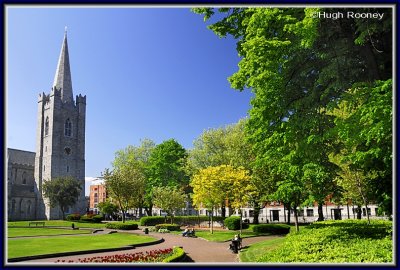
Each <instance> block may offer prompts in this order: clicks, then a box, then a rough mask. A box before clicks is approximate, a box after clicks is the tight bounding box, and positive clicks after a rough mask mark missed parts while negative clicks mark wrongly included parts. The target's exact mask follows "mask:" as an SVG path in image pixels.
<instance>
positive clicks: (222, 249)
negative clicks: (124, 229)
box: [23, 231, 278, 263]
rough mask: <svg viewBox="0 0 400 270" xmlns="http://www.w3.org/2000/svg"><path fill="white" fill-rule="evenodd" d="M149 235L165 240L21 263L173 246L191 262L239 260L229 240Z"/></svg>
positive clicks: (250, 241) (247, 240) (248, 240)
mask: <svg viewBox="0 0 400 270" xmlns="http://www.w3.org/2000/svg"><path fill="white" fill-rule="evenodd" d="M134 233H137V234H144V233H143V232H142V231H135V232H134ZM149 236H155V237H157V238H164V240H165V241H164V242H162V243H160V244H156V245H151V246H144V247H137V248H135V249H132V250H123V251H111V252H104V253H92V254H85V255H74V256H64V257H57V258H48V259H38V260H29V261H24V262H23V263H52V262H56V261H57V260H65V261H66V262H68V261H69V260H73V261H75V262H76V261H77V259H78V258H88V257H97V256H107V255H116V254H126V253H136V252H145V251H150V250H154V249H164V248H171V247H173V246H181V247H183V249H184V250H185V252H186V254H187V256H189V259H191V260H192V261H193V262H199V263H215V262H217V263H218V262H220V263H227V262H228V263H232V262H239V258H238V254H234V253H232V251H230V250H229V249H228V247H229V242H223V243H221V242H210V241H207V240H205V239H202V238H191V237H182V236H181V235H176V234H170V233H166V234H162V233H155V232H150V233H149ZM276 237H278V236H258V237H250V238H244V239H243V240H242V246H243V247H245V246H248V245H250V244H253V243H256V242H259V241H263V240H267V239H273V238H276Z"/></svg>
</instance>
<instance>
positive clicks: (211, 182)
mask: <svg viewBox="0 0 400 270" xmlns="http://www.w3.org/2000/svg"><path fill="white" fill-rule="evenodd" d="M190 185H191V186H192V187H193V196H192V198H193V204H194V205H195V206H196V207H197V208H201V207H205V208H207V209H208V210H209V211H210V212H211V223H212V222H213V219H212V218H213V211H214V209H215V208H217V207H219V206H220V203H221V201H229V203H230V204H231V205H232V207H233V208H235V209H237V210H239V212H240V213H241V208H242V207H244V206H246V205H247V203H249V202H250V200H251V196H252V195H253V193H255V192H256V191H255V187H254V186H253V183H252V181H251V177H250V175H249V172H248V171H247V170H245V169H244V168H243V167H239V168H235V167H233V166H231V165H220V166H215V167H207V168H205V169H202V170H200V171H198V172H197V173H196V174H195V175H194V176H193V178H192V181H191V183H190ZM210 230H211V233H213V226H211V228H210Z"/></svg>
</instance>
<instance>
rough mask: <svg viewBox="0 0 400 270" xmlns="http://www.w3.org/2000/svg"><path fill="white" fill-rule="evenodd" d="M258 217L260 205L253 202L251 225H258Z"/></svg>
mask: <svg viewBox="0 0 400 270" xmlns="http://www.w3.org/2000/svg"><path fill="white" fill-rule="evenodd" d="M259 216H260V205H259V204H258V203H257V202H254V218H253V224H258V223H259V221H258V217H259Z"/></svg>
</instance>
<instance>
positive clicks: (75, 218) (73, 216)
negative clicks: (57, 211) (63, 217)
mask: <svg viewBox="0 0 400 270" xmlns="http://www.w3.org/2000/svg"><path fill="white" fill-rule="evenodd" d="M80 219H81V215H80V214H70V215H68V216H67V220H68V221H78V220H80Z"/></svg>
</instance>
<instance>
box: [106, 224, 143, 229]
mask: <svg viewBox="0 0 400 270" xmlns="http://www.w3.org/2000/svg"><path fill="white" fill-rule="evenodd" d="M138 227H139V225H138V224H136V223H133V224H132V223H130V224H127V223H107V224H106V228H107V229H115V230H137V229H138Z"/></svg>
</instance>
